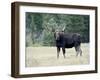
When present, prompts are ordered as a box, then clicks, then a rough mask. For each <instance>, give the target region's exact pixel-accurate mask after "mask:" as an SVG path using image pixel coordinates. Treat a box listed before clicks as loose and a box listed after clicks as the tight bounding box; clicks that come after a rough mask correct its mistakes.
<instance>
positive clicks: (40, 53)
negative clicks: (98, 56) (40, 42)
mask: <svg viewBox="0 0 100 80" xmlns="http://www.w3.org/2000/svg"><path fill="white" fill-rule="evenodd" d="M81 49H82V56H80V55H78V56H76V51H75V49H74V48H70V49H66V58H65V59H64V57H63V54H62V51H60V55H59V59H57V52H56V47H26V67H35V66H64V65H83V64H89V44H88V43H84V44H81Z"/></svg>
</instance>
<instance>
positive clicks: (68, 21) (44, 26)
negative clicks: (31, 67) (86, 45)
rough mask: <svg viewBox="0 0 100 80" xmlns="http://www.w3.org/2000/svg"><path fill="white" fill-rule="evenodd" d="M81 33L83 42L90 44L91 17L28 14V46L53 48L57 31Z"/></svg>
mask: <svg viewBox="0 0 100 80" xmlns="http://www.w3.org/2000/svg"><path fill="white" fill-rule="evenodd" d="M63 27H65V32H67V33H70V32H71V33H80V34H81V35H82V42H89V15H70V14H51V13H30V12H26V46H53V45H55V40H54V33H53V31H54V30H56V29H59V30H62V28H63Z"/></svg>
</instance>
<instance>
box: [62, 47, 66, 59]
mask: <svg viewBox="0 0 100 80" xmlns="http://www.w3.org/2000/svg"><path fill="white" fill-rule="evenodd" d="M62 51H63V56H64V58H66V56H65V48H62Z"/></svg>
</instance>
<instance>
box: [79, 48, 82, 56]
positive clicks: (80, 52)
mask: <svg viewBox="0 0 100 80" xmlns="http://www.w3.org/2000/svg"><path fill="white" fill-rule="evenodd" d="M79 50H80V56H82V50H81V47H80V48H79Z"/></svg>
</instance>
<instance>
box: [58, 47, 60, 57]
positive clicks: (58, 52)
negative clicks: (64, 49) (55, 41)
mask: <svg viewBox="0 0 100 80" xmlns="http://www.w3.org/2000/svg"><path fill="white" fill-rule="evenodd" d="M59 53H60V47H57V58H59Z"/></svg>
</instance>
